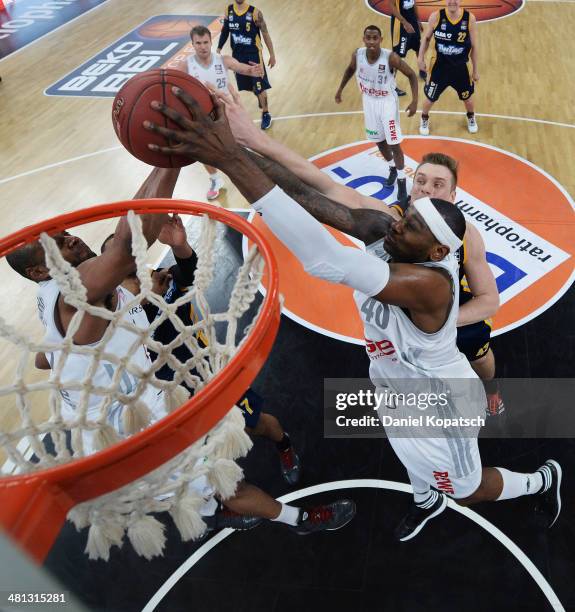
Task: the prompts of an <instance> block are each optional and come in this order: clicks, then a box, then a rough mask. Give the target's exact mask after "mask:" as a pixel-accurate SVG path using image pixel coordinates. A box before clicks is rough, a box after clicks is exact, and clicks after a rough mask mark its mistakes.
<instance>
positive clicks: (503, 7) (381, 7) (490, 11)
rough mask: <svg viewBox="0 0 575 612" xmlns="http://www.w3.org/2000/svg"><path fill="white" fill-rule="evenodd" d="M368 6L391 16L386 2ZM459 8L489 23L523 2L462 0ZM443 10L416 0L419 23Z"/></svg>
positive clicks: (442, 5)
mask: <svg viewBox="0 0 575 612" xmlns="http://www.w3.org/2000/svg"><path fill="white" fill-rule="evenodd" d="M368 3H369V6H370V7H371V8H372V9H373V10H374V11H377V12H378V13H381V14H382V15H387V16H388V17H389V16H391V13H390V12H389V8H388V0H368ZM461 7H462V8H464V9H467V10H469V11H471V12H472V13H473V14H474V15H475V18H476V19H477V21H491V20H492V19H500V18H501V17H507V16H508V15H511V14H513V13H515V12H516V11H518V10H519V9H521V8H522V7H523V0H495V1H493V0H473V1H471V0H463V1H462V3H461ZM442 8H445V3H444V2H439V3H438V2H436V1H435V0H417V12H418V14H419V18H420V19H421V21H425V22H427V20H428V19H429V16H430V15H431V13H433V12H434V11H438V10H440V9H442Z"/></svg>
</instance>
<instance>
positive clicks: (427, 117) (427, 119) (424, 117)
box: [421, 113, 429, 121]
mask: <svg viewBox="0 0 575 612" xmlns="http://www.w3.org/2000/svg"><path fill="white" fill-rule="evenodd" d="M421 118H422V119H423V120H424V121H429V115H426V114H425V113H421Z"/></svg>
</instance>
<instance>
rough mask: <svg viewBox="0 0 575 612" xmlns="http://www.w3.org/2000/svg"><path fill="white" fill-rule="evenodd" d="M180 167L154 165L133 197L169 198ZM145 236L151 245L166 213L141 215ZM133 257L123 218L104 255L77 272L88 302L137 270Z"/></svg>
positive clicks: (127, 229) (88, 262)
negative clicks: (85, 290)
mask: <svg viewBox="0 0 575 612" xmlns="http://www.w3.org/2000/svg"><path fill="white" fill-rule="evenodd" d="M179 173H180V170H179V168H177V169H172V168H154V170H152V172H151V173H150V175H149V176H148V178H147V179H146V180H145V181H144V183H143V184H142V186H141V187H140V189H138V191H137V193H136V195H135V196H134V199H138V200H141V199H148V198H170V197H171V196H172V193H173V191H174V187H175V185H176V181H177V179H178V175H179ZM140 219H141V221H142V231H143V234H144V237H145V238H146V240H147V242H148V246H149V245H151V244H152V243H153V242H154V241H155V240H156V238H157V237H158V234H159V232H160V230H161V228H162V226H163V225H164V223H165V222H166V221H167V219H168V215H166V214H159V215H158V214H150V215H141V216H140ZM134 265H135V263H134V258H133V256H132V233H131V231H130V226H129V225H128V220H127V218H126V217H125V216H123V217H121V219H120V220H119V221H118V225H117V226H116V229H115V230H114V237H113V238H112V240H110V243H109V245H108V248H106V250H105V251H104V253H103V254H102V255H99V256H98V257H93V258H92V259H88V260H87V261H84V262H83V263H82V264H80V265H79V266H78V272H79V273H80V277H81V279H82V283H83V284H84V287H86V289H87V292H88V302H89V303H91V304H94V303H97V302H99V301H101V300H102V299H104V298H105V297H106V296H107V295H108V294H109V293H110V292H111V291H113V290H114V289H115V288H116V287H117V286H118V285H120V284H121V283H122V281H123V280H124V279H125V278H126V276H128V274H130V273H131V272H133V270H134Z"/></svg>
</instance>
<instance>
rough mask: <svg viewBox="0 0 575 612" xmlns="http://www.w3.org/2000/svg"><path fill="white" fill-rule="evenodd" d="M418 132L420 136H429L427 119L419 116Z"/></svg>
mask: <svg viewBox="0 0 575 612" xmlns="http://www.w3.org/2000/svg"><path fill="white" fill-rule="evenodd" d="M419 133H420V134H421V135H422V136H429V119H424V118H423V117H422V118H421V121H420V122H419Z"/></svg>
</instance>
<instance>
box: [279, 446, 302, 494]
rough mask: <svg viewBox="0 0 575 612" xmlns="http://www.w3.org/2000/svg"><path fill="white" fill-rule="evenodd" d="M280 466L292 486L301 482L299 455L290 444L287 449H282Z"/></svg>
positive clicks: (285, 478)
mask: <svg viewBox="0 0 575 612" xmlns="http://www.w3.org/2000/svg"><path fill="white" fill-rule="evenodd" d="M279 456H280V466H281V470H282V476H283V477H284V480H285V481H286V482H287V483H288V484H289V485H291V486H293V485H296V484H297V483H298V482H299V477H300V473H301V463H300V460H299V457H298V456H297V455H296V453H295V452H294V450H293V448H292V447H291V446H290V447H289V448H288V449H287V450H285V451H280V453H279Z"/></svg>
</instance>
